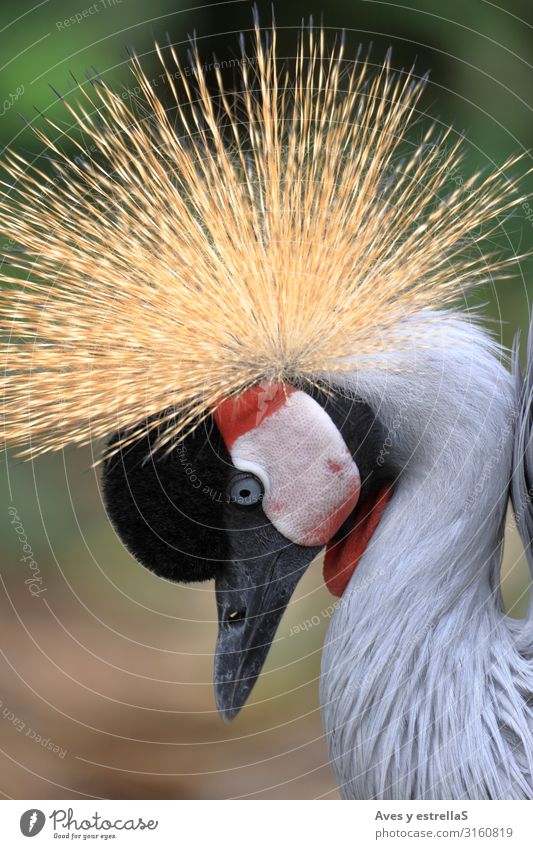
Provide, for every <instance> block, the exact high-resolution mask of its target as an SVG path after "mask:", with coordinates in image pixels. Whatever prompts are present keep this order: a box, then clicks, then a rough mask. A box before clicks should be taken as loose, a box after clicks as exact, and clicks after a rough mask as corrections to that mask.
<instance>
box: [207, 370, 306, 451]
mask: <svg viewBox="0 0 533 849" xmlns="http://www.w3.org/2000/svg"><path fill="white" fill-rule="evenodd" d="M294 391H295V389H294V387H292V386H289V385H288V384H286V383H274V382H271V383H267V382H264V383H258V384H257V385H256V386H251V387H250V388H249V389H246V390H245V391H244V392H241V394H240V395H232V396H231V398H226V400H225V401H222V403H221V404H219V405H218V407H217V408H216V410H215V412H214V413H213V418H214V419H215V423H216V426H217V427H218V429H219V431H220V433H221V434H222V438H223V440H224V442H225V444H226V448H227V449H228V451H231V448H232V446H233V444H234V443H235V442H236V440H237V439H238V438H239V436H242V435H243V434H244V433H248V431H249V430H252V429H253V428H254V427H258V426H259V425H260V424H261V422H262V421H263V420H264V419H266V418H267V416H271V415H272V413H275V412H276V410H279V408H280V407H281V406H283V404H285V402H286V400H287V398H288V397H289V395H292V393H293V392H294Z"/></svg>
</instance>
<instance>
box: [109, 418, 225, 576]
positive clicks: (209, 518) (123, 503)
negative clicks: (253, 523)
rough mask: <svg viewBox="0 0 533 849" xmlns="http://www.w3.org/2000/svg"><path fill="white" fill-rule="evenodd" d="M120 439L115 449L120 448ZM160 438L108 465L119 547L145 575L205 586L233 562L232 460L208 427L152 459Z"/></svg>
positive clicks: (139, 443) (128, 448)
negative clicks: (229, 522)
mask: <svg viewBox="0 0 533 849" xmlns="http://www.w3.org/2000/svg"><path fill="white" fill-rule="evenodd" d="M119 438H120V435H119V434H118V433H117V434H115V435H114V436H113V437H112V439H111V440H110V445H111V446H112V445H113V444H116V443H117V442H118V440H119ZM155 439H156V437H155V435H149V436H147V437H144V438H143V439H140V440H138V441H137V442H135V443H134V444H132V445H129V446H126V447H125V448H124V449H123V450H121V451H119V452H117V453H116V454H114V455H113V456H112V457H110V458H109V459H108V460H106V462H105V464H104V468H103V474H102V488H103V496H104V502H105V506H106V510H107V513H108V516H109V518H110V520H111V522H112V523H113V525H114V527H115V530H116V531H117V533H118V535H119V537H120V538H121V540H122V542H123V543H124V545H125V546H126V548H127V549H128V550H129V551H130V552H131V554H132V555H133V556H134V557H135V558H136V560H138V561H139V563H141V564H142V565H143V566H146V568H147V569H150V570H151V571H152V572H155V573H156V574H157V575H159V576H160V577H162V578H167V579H169V580H171V581H179V582H189V581H205V580H208V579H210V578H213V577H214V576H215V574H216V571H217V568H219V567H220V566H222V564H223V563H224V562H225V561H227V559H228V538H227V533H226V531H225V530H224V504H225V500H226V487H227V480H228V468H229V467H231V460H230V457H229V455H228V452H227V450H226V447H225V446H224V443H223V441H222V439H221V438H220V435H219V432H218V430H217V428H216V427H215V426H214V424H212V423H211V422H209V423H208V425H206V424H203V425H200V426H199V427H198V428H197V429H196V430H195V431H194V433H193V434H192V435H191V436H189V437H188V438H187V439H185V440H184V441H183V442H181V443H179V444H178V445H177V446H176V447H175V448H174V449H173V450H172V452H171V453H169V454H167V455H165V450H164V449H163V450H162V451H158V452H156V453H155V454H151V449H152V447H153V443H154V442H155Z"/></svg>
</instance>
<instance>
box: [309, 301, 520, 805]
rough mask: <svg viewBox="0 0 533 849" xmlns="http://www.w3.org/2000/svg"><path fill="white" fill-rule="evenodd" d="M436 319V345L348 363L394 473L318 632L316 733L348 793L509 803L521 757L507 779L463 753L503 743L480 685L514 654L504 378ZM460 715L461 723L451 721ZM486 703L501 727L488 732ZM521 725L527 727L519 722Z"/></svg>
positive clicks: (510, 391)
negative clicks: (320, 729) (507, 608)
mask: <svg viewBox="0 0 533 849" xmlns="http://www.w3.org/2000/svg"><path fill="white" fill-rule="evenodd" d="M431 321H432V324H431V331H430V332H431V340H430V342H431V344H428V342H427V341H426V343H425V344H424V342H423V340H422V339H421V340H420V342H419V343H418V344H416V345H415V344H413V345H412V346H411V347H409V346H406V348H405V350H403V351H400V352H398V353H397V354H395V355H394V357H391V361H392V362H393V363H394V368H391V369H390V370H386V369H383V368H380V369H372V368H367V369H365V368H358V370H357V372H355V373H354V374H353V375H351V376H350V378H349V379H348V380H346V381H345V382H344V383H343V387H344V388H345V389H346V391H350V392H353V393H354V395H356V396H358V397H360V398H363V400H364V401H366V402H367V403H368V404H369V405H370V406H371V407H372V409H373V410H374V411H375V413H376V415H377V416H379V418H380V419H381V421H382V422H383V423H384V425H385V428H386V430H387V434H388V436H387V439H386V444H385V445H384V446H383V451H384V452H390V454H391V458H392V459H393V460H394V461H395V463H396V464H397V465H398V466H399V467H400V468H401V469H402V470H403V471H402V473H401V475H400V476H399V478H398V481H397V484H396V488H395V493H394V496H393V498H392V500H391V502H390V504H389V505H388V507H387V509H386V511H385V513H384V515H383V518H382V520H381V523H380V525H379V527H378V529H377V531H376V533H375V535H374V537H373V538H372V540H371V542H370V544H369V546H368V549H367V550H366V552H365V554H364V556H363V558H362V559H361V562H360V564H359V566H358V567H357V569H356V570H355V572H354V575H353V576H352V579H351V581H350V583H349V585H348V587H347V589H346V591H345V593H344V596H343V598H342V600H341V603H340V605H339V608H338V610H337V612H336V614H335V617H334V618H333V621H332V623H331V626H330V630H329V632H328V637H327V641H326V646H325V649H324V656H323V665H322V694H321V695H322V705H323V713H324V719H325V724H326V732H327V733H328V735H329V742H330V748H331V752H332V759H333V762H334V764H335V769H336V772H337V776H338V779H339V783H340V785H341V789H342V786H343V785H344V790H345V795H347V796H351V797H355V798H373V797H374V798H404V799H405V798H487V797H493V796H496V795H497V794H498V793H504V792H505V793H507V794H511V795H507V796H505V797H504V798H515V796H513V795H512V794H513V793H515V794H516V797H519V796H520V794H521V793H522V792H525V791H524V790H523V787H522V786H521V782H522V785H523V782H524V779H523V777H522V773H521V772H520V769H519V768H518V767H516V775H515V774H513V777H512V779H511V778H509V776H507V777H504V778H502V776H501V774H500V771H499V767H498V766H497V764H496V762H495V761H491V762H490V763H484V764H482V763H480V758H479V756H476V755H475V754H473V755H472V756H471V757H472V758H473V761H472V763H470V761H469V760H468V759H467V761H465V757H464V746H465V745H466V744H467V743H468V745H469V747H470V749H471V748H472V744H473V743H474V744H475V745H477V746H485V749H487V747H489V748H490V747H492V748H494V747H495V746H496V745H497V744H498V740H505V739H507V738H506V736H505V735H506V733H507V732H506V731H505V730H504V728H503V723H502V722H501V721H500V717H501V714H502V710H503V709H502V706H501V704H500V703H498V704H491V705H488V702H487V692H486V690H485V688H486V687H487V686H489V685H488V684H487V681H489V679H492V681H493V682H494V680H495V676H496V679H497V677H498V675H500V676H501V677H502V680H503V679H504V678H506V676H508V675H509V674H510V670H512V669H515V667H516V664H518V663H519V662H520V659H519V658H518V657H517V653H516V651H515V648H514V645H513V642H512V636H511V635H512V631H511V629H510V628H509V627H508V625H507V623H506V617H505V616H504V615H503V613H502V609H501V598H500V591H499V567H500V561H501V546H502V537H503V522H504V516H505V510H506V505H507V500H508V483H509V476H510V471H511V457H512V443H513V428H514V418H513V417H514V410H515V397H514V386H513V381H512V379H511V376H510V375H509V372H508V370H507V368H506V367H505V365H504V364H503V362H502V354H501V351H500V349H499V348H498V346H497V345H496V344H495V343H494V342H492V341H491V339H490V337H488V335H487V334H485V333H484V332H483V331H482V330H481V329H480V328H479V327H477V326H475V325H473V324H472V323H471V322H469V321H468V319H464V318H460V317H454V316H447V315H442V316H440V317H439V316H433V317H432V319H431ZM495 646H496V647H497V652H496V653H495V651H494V647H495ZM515 672H516V669H515ZM518 677H519V676H518V673H517V674H516V676H515V678H516V680H517V679H518ZM500 685H501V682H500ZM494 686H498V684H497V683H496V684H495V685H494ZM456 698H458V699H463V702H464V703H463V704H462V705H456V704H455V703H454V699H456ZM450 699H451V701H450ZM500 701H501V700H500ZM448 703H449V704H448ZM455 711H458V713H457V716H458V717H462V720H463V721H464V723H466V725H468V724H469V723H470V725H471V726H472V727H470V729H469V730H467V731H465V730H464V728H462V729H461V730H460V732H459V730H458V729H457V728H454V727H453V726H454V722H455V720H454V717H456V713H455ZM461 711H462V712H461ZM483 711H485V713H486V715H487V718H488V719H490V717H492V723H493V725H494V726H497V728H498V730H497V731H494V728H493V729H492V733H491V736H490V740H491V741H492V742H490V743H488V742H487V740H485V738H483V739H482V731H481V725H482V722H481V719H480V717H481V713H482V712H483ZM520 721H521V719H519V720H517V722H518V724H519V723H520ZM524 722H525V720H524ZM522 731H523V734H524V737H527V734H529V736H530V737H531V729H530V728H529V730H528V726H527V723H526V724H524V728H523V729H522ZM513 733H514V732H513ZM425 735H429V738H431V739H429V738H428V739H426V736H425ZM441 735H442V736H441ZM465 735H466V737H465ZM477 738H479V739H477ZM447 739H450V740H451V742H450V743H449V744H446V743H445V744H444V748H445V751H444V752H441V753H440V754H439V753H437V752H435V751H434V747H435V741H436V740H439V741H440V743H441V744H442V742H443V740H444V741H446V740H447ZM502 745H503V744H502ZM519 750H520V747H518V748H517V751H519ZM529 756H531V757H532V758H533V753H531V752H530V753H529V755H528V757H529ZM476 757H477V760H476ZM516 757H518V755H517V756H516ZM461 758H462V759H463V763H464V764H465V766H464V769H463V772H462V773H461V775H460V776H459V777H458V776H457V774H455V773H456V772H457V763H460V762H461ZM454 760H455V762H456V763H455V766H454ZM481 760H482V759H481ZM448 767H449V768H448ZM450 770H451V772H450ZM454 770H455V773H454ZM487 770H489V773H490V775H492V778H488V779H487V778H486V777H485V778H484V777H483V775H482V773H483V771H485V772H486V771H487ZM450 776H451V777H450ZM491 781H492V785H491V784H490V782H491ZM509 782H510V783H509ZM446 794H447V795H446ZM450 794H456V795H450ZM457 794H462V795H457Z"/></svg>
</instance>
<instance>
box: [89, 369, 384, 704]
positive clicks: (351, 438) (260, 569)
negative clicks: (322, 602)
mask: <svg viewBox="0 0 533 849" xmlns="http://www.w3.org/2000/svg"><path fill="white" fill-rule="evenodd" d="M159 436H160V434H159ZM154 438H155V437H154V435H151V436H150V435H148V436H145V437H143V438H142V439H139V440H137V441H135V442H134V443H133V444H130V445H128V446H127V447H126V448H124V449H123V450H120V449H119V450H118V451H117V452H116V453H112V454H111V456H110V457H109V459H108V460H107V461H106V463H105V466H104V470H103V490H104V498H105V503H106V507H107V511H108V514H109V516H110V518H111V520H112V522H113V524H114V526H115V528H116V530H117V532H118V533H119V535H120V536H121V538H122V540H123V541H124V543H125V544H126V546H127V547H128V548H129V550H130V551H131V552H132V554H133V555H134V556H135V557H136V558H137V559H138V560H139V561H140V562H141V563H142V564H143V565H144V566H146V567H147V568H148V569H150V570H152V571H153V572H155V573H156V574H157V575H159V576H161V577H163V578H167V579H170V580H175V581H181V582H188V581H199V580H206V579H214V581H215V591H216V600H217V611H218V621H219V634H218V640H217V647H216V655H215V672H214V676H215V694H216V701H217V706H218V708H219V711H220V713H221V714H222V716H223V717H224V718H225V719H232V718H233V717H234V716H235V715H236V714H237V713H238V712H239V710H240V708H241V707H242V705H243V704H244V702H245V701H246V699H247V697H248V695H249V693H250V691H251V689H252V687H253V685H254V684H255V681H256V680H257V677H258V676H259V674H260V672H261V669H262V666H263V664H264V662H265V659H266V656H267V654H268V651H269V648H270V646H271V643H272V640H273V638H274V635H275V632H276V629H277V627H278V625H279V622H280V620H281V617H282V616H283V613H284V611H285V609H286V607H287V605H288V603H289V601H290V598H291V596H292V594H293V592H294V590H295V588H296V585H297V584H298V582H299V580H300V578H301V577H302V575H303V574H304V572H305V571H306V569H307V567H308V566H309V565H310V563H311V562H312V561H313V560H314V558H315V557H316V555H317V554H318V553H319V552H320V551H321V550H322V549H325V551H326V554H325V563H324V578H325V581H326V584H327V585H328V587H329V589H330V590H331V592H333V593H334V594H335V595H341V594H342V592H343V591H344V589H345V587H346V585H347V584H348V582H349V579H350V577H351V574H352V572H353V570H354V569H355V567H356V565H357V563H358V562H359V559H360V557H361V555H362V554H363V552H364V550H365V548H366V545H367V544H368V542H369V540H370V537H371V535H372V532H373V531H374V529H375V528H376V526H377V523H378V521H379V518H380V516H381V512H382V510H383V509H384V507H385V505H386V503H387V501H388V499H389V497H390V493H391V491H392V489H391V485H392V481H393V478H394V470H393V469H392V467H391V466H390V465H385V464H383V463H381V464H380V463H379V458H380V457H381V456H382V454H383V451H382V448H383V443H384V438H385V437H384V433H383V428H382V426H381V424H380V422H379V420H378V419H377V418H376V416H375V415H374V414H373V413H372V411H371V410H370V408H369V407H368V406H367V404H365V403H363V402H362V401H360V400H358V399H353V398H352V399H350V398H346V397H344V396H340V395H338V394H334V393H332V392H331V391H329V392H328V391H325V390H323V389H315V391H314V392H313V393H312V394H310V393H308V392H305V391H303V390H301V389H298V388H296V387H293V386H291V385H290V384H286V383H278V382H272V381H263V382H262V383H260V384H257V385H255V386H252V387H250V388H249V389H247V390H246V391H245V392H243V393H240V394H239V395H237V396H232V397H230V398H228V399H227V400H225V401H223V402H222V403H221V404H220V405H219V406H218V407H217V409H216V410H215V411H214V413H213V414H212V415H211V416H210V417H209V418H208V419H207V420H206V421H205V422H204V424H203V425H202V426H200V427H198V428H196V429H195V430H194V431H193V433H192V434H191V435H189V436H188V437H187V438H185V439H184V440H183V441H182V442H181V443H180V444H179V445H178V446H177V447H176V448H175V449H174V450H173V451H172V452H167V453H165V454H163V453H160V454H155V455H154V454H153V453H152V450H151V449H152V444H151V443H152V442H153V440H154ZM119 442H120V437H119V435H118V434H117V435H116V436H115V437H114V439H113V440H112V443H111V446H113V444H117V443H119Z"/></svg>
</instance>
